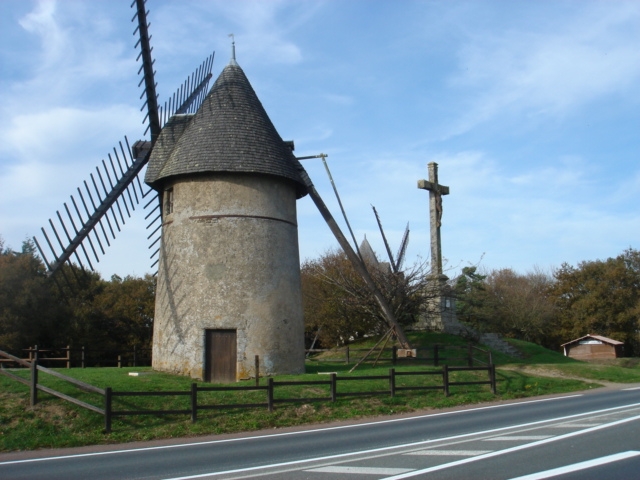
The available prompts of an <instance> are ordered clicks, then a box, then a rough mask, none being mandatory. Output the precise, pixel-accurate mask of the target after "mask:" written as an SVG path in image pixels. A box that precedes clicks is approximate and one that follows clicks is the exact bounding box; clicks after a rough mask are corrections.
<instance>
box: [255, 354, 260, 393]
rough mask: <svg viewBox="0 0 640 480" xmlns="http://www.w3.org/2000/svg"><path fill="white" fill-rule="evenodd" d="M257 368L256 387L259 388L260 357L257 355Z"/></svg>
mask: <svg viewBox="0 0 640 480" xmlns="http://www.w3.org/2000/svg"><path fill="white" fill-rule="evenodd" d="M255 368H256V387H259V386H260V355H256V358H255Z"/></svg>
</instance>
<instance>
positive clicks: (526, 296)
mask: <svg viewBox="0 0 640 480" xmlns="http://www.w3.org/2000/svg"><path fill="white" fill-rule="evenodd" d="M552 284H553V278H552V277H551V276H550V275H547V274H545V273H543V272H541V271H540V270H534V271H532V272H528V273H526V274H524V275H523V274H518V273H516V272H514V271H513V270H511V269H501V270H493V271H492V272H491V273H490V274H489V276H488V277H487V286H488V291H489V296H490V298H491V308H492V310H493V315H494V322H493V323H494V325H495V326H496V329H497V331H498V332H499V333H502V334H504V335H506V336H508V337H513V338H519V339H521V340H526V341H529V342H535V343H539V344H545V340H546V339H547V336H548V335H549V333H550V332H551V330H552V326H553V320H554V319H555V308H554V305H553V302H552V300H551V298H550V295H549V289H550V287H551V286H552Z"/></svg>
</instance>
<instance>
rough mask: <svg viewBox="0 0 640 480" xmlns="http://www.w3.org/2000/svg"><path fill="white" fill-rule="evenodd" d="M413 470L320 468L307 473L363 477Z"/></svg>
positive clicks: (410, 469) (396, 473)
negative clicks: (358, 475)
mask: <svg viewBox="0 0 640 480" xmlns="http://www.w3.org/2000/svg"><path fill="white" fill-rule="evenodd" d="M413 470H414V469H412V468H381V467H320V468H312V469H311V470H305V472H318V473H344V474H351V473H359V474H363V475H398V474H400V473H407V472H411V471H413Z"/></svg>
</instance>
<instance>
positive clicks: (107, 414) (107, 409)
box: [104, 387, 113, 433]
mask: <svg viewBox="0 0 640 480" xmlns="http://www.w3.org/2000/svg"><path fill="white" fill-rule="evenodd" d="M112 393H113V392H112V390H111V387H107V388H105V390H104V430H105V432H107V433H111V394H112Z"/></svg>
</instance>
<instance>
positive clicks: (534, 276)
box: [455, 248, 640, 355]
mask: <svg viewBox="0 0 640 480" xmlns="http://www.w3.org/2000/svg"><path fill="white" fill-rule="evenodd" d="M455 288H456V292H457V295H458V301H457V307H458V318H459V319H460V320H462V321H464V322H466V323H468V324H469V325H471V326H473V327H474V328H476V329H477V330H480V331H485V332H489V331H490V332H498V333H501V334H503V335H505V336H508V337H513V338H519V339H522V340H528V341H532V342H535V343H538V344H541V345H544V346H546V347H549V348H553V349H558V348H559V346H560V345H561V344H562V343H565V342H568V341H570V340H573V339H575V338H579V337H581V336H584V335H588V334H596V335H603V336H606V337H609V338H612V339H614V340H618V341H621V342H624V343H625V350H626V353H627V354H628V355H640V252H639V251H638V250H634V249H631V248H630V249H628V250H625V251H624V252H623V253H622V254H620V255H618V256H617V257H615V258H608V259H606V260H593V261H583V262H580V263H578V265H577V266H572V265H569V264H567V263H565V264H563V265H562V266H561V267H560V268H557V269H555V270H554V271H552V272H551V273H548V274H547V273H544V272H541V271H539V270H534V271H533V272H530V273H526V274H519V273H516V272H514V271H513V270H510V269H502V270H493V271H489V272H479V271H478V269H477V268H476V267H467V268H464V269H463V271H462V274H461V275H460V277H458V278H457V279H456V285H455Z"/></svg>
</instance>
